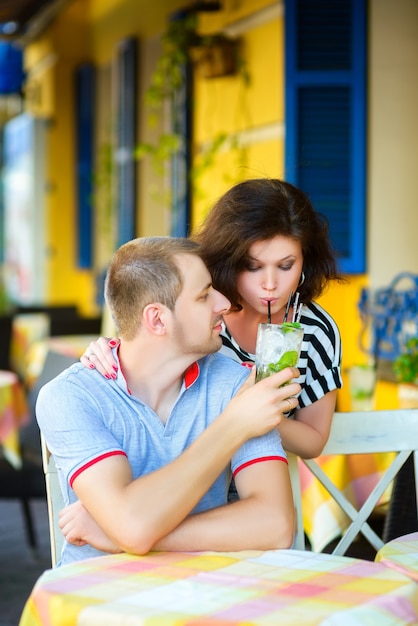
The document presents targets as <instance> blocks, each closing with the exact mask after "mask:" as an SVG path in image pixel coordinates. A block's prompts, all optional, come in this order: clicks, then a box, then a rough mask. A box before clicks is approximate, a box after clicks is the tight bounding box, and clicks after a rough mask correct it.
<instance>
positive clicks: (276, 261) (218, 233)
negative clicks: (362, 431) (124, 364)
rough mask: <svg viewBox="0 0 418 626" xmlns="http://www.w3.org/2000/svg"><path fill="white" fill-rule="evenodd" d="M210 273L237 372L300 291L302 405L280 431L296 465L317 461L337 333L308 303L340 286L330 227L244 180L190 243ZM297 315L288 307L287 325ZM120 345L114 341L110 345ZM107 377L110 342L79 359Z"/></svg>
mask: <svg viewBox="0 0 418 626" xmlns="http://www.w3.org/2000/svg"><path fill="white" fill-rule="evenodd" d="M193 238H194V239H195V240H196V241H198V242H199V243H200V245H201V247H202V257H203V259H204V260H205V262H206V264H207V266H208V269H209V271H210V272H211V274H212V279H213V286H214V287H215V289H218V290H219V291H221V292H222V293H223V294H224V295H225V296H226V297H227V298H228V299H229V300H230V301H231V303H232V308H231V311H230V312H229V313H228V314H227V315H226V316H225V317H224V328H223V332H222V342H223V346H222V348H221V351H222V352H223V353H225V354H227V355H228V356H230V357H231V358H232V359H234V360H236V361H239V362H241V363H243V364H252V363H253V362H254V353H255V346H256V338H257V329H258V324H259V323H260V322H265V321H266V320H267V314H268V307H269V303H270V310H271V321H272V323H276V324H280V323H282V322H283V320H284V316H285V311H286V305H287V302H288V300H289V295H290V293H291V292H292V293H293V294H294V293H295V292H296V291H297V292H298V293H299V302H300V303H303V306H302V308H301V311H300V313H301V317H300V322H301V324H302V325H303V327H304V331H305V332H304V340H303V345H302V350H301V355H300V359H299V362H298V366H297V367H298V369H299V371H300V377H299V378H298V379H297V382H298V383H299V384H300V385H301V387H302V390H301V392H300V395H299V398H298V399H299V406H298V408H297V409H296V410H293V411H292V412H291V414H290V415H288V417H290V418H293V419H286V420H283V421H282V422H281V424H280V426H279V430H280V435H281V437H282V441H283V445H284V447H285V448H286V450H288V451H289V452H293V453H294V454H296V455H298V456H300V457H302V458H313V457H316V456H318V455H319V454H320V453H321V451H322V449H323V447H324V445H325V443H326V441H327V439H328V436H329V430H330V426H331V419H332V415H333V413H334V410H335V404H336V397H337V389H338V388H340V387H341V385H342V382H341V369H340V368H341V343H340V333H339V330H338V327H337V325H336V324H335V322H334V320H333V319H332V317H331V316H330V315H329V314H328V313H327V312H326V311H325V310H324V309H323V308H322V307H320V306H319V305H318V304H316V303H315V301H314V299H315V298H317V297H319V296H320V295H321V293H323V291H324V289H325V287H326V286H327V284H328V283H329V281H331V280H334V279H336V280H341V277H340V276H339V275H338V272H337V269H336V262H335V256H334V254H333V251H332V248H331V244H330V241H329V237H328V227H327V224H326V221H325V220H324V219H322V218H321V216H320V215H319V214H318V213H316V212H315V211H314V209H313V207H312V205H311V203H310V201H309V199H308V198H307V196H306V195H305V194H304V193H303V192H302V191H300V190H299V189H297V188H296V187H294V186H293V185H291V184H290V183H287V182H284V181H280V180H277V179H255V180H247V181H244V182H242V183H239V184H237V185H235V186H234V187H232V189H230V190H229V191H228V192H226V193H225V194H224V195H223V196H222V197H221V198H220V199H219V200H218V202H217V203H216V204H215V206H214V207H213V209H212V210H211V211H210V213H209V215H208V216H207V218H206V220H205V222H204V223H203V225H202V227H201V228H200V230H199V231H198V232H197V233H196V234H195V235H194V237H193ZM294 313H295V314H296V312H294V311H293V308H292V307H291V308H290V310H289V311H288V320H289V321H290V320H292V318H293V316H294ZM116 342H117V340H111V342H109V343H110V345H112V346H114V345H115V343H116ZM81 361H82V363H83V364H84V365H85V366H86V367H90V368H94V367H96V368H97V369H98V371H99V372H101V373H102V374H104V375H106V377H107V378H112V375H113V374H114V369H115V368H116V365H115V363H114V361H113V357H112V355H111V352H110V348H109V346H108V341H107V340H105V339H103V338H102V339H100V340H99V341H98V342H93V343H92V344H90V347H89V348H88V349H87V350H86V352H85V353H84V355H83V356H82V358H81Z"/></svg>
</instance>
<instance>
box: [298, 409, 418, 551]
mask: <svg viewBox="0 0 418 626" xmlns="http://www.w3.org/2000/svg"><path fill="white" fill-rule="evenodd" d="M380 452H382V453H383V452H395V453H396V455H395V457H394V460H393V462H392V464H391V465H390V466H389V467H388V469H387V470H386V472H385V473H384V474H383V476H382V478H381V479H380V481H379V482H378V484H377V485H376V486H375V488H374V489H373V490H372V491H371V493H370V494H369V495H368V497H367V499H366V501H365V502H364V504H363V506H362V507H361V508H360V510H356V508H355V507H354V506H353V505H352V504H351V502H349V501H348V500H347V498H346V497H345V495H344V494H343V493H342V492H341V491H340V490H339V489H338V488H337V487H336V486H335V484H334V483H333V482H332V480H331V479H330V478H329V477H328V476H327V475H326V474H325V473H324V471H323V470H322V468H321V467H320V466H319V464H318V463H317V461H316V460H315V459H309V460H307V459H298V457H296V456H294V455H289V471H290V476H291V482H292V488H293V497H294V502H295V510H296V534H295V540H294V544H293V547H294V548H295V549H298V550H304V549H305V537H304V530H303V521H302V496H301V487H300V479H299V465H298V463H299V462H301V461H302V462H303V463H304V464H305V465H306V466H307V468H308V469H309V470H310V471H311V472H312V474H313V475H314V476H315V477H316V478H317V479H318V480H319V481H320V483H321V484H322V485H323V486H324V487H325V489H326V490H327V491H328V492H329V493H330V495H331V496H332V498H333V499H334V500H335V501H336V502H337V503H338V505H339V506H340V507H341V509H342V510H343V511H344V512H345V513H346V514H347V516H348V517H349V518H350V520H351V523H350V525H349V527H348V528H347V530H346V531H345V532H344V533H343V535H342V537H341V539H340V541H339V542H338V544H337V545H336V547H335V548H334V550H333V554H338V555H343V554H345V553H346V552H347V550H348V548H349V547H350V546H351V544H352V543H353V541H354V540H355V538H356V536H357V535H358V534H359V533H362V534H363V535H364V537H365V538H366V539H367V540H368V542H369V543H370V544H371V545H372V546H373V547H374V549H375V550H376V551H377V550H380V548H381V547H382V546H383V545H384V542H383V540H382V538H381V537H379V536H378V535H377V534H376V532H375V531H374V530H373V529H372V528H371V527H370V525H369V524H368V522H367V520H368V518H369V516H370V515H371V513H372V512H373V510H374V509H375V507H376V505H377V504H378V502H379V500H380V498H381V496H382V495H383V494H384V492H385V491H386V489H387V488H388V487H389V485H390V484H391V483H392V481H393V479H394V478H395V477H396V476H397V474H398V472H399V470H400V469H401V467H402V466H403V465H404V463H405V462H406V460H407V459H408V458H409V457H410V456H411V455H413V459H414V470H415V490H416V495H417V502H418V488H417V484H418V483H417V477H418V409H399V410H388V411H377V410H376V411H359V412H346V413H335V414H334V417H333V421H332V426H331V433H330V436H329V439H328V442H327V444H326V446H325V448H324V450H323V452H322V455H335V454H340V455H341V454H342V455H346V454H350V455H352V454H369V453H380Z"/></svg>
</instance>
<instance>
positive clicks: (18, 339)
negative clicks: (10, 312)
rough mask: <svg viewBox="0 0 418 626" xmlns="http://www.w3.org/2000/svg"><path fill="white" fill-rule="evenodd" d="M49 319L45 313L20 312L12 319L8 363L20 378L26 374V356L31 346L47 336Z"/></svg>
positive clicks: (23, 378) (24, 377) (23, 377)
mask: <svg viewBox="0 0 418 626" xmlns="http://www.w3.org/2000/svg"><path fill="white" fill-rule="evenodd" d="M49 330H50V319H49V315H47V314H46V313H22V314H19V315H15V316H14V317H13V321H12V337H11V341H10V363H11V367H12V369H13V371H14V372H17V373H18V374H19V376H20V378H21V379H22V380H25V379H26V375H27V356H28V353H29V350H30V348H31V346H32V345H33V344H34V343H36V342H37V341H40V340H42V339H46V338H47V337H48V336H49Z"/></svg>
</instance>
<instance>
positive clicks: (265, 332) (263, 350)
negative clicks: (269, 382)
mask: <svg viewBox="0 0 418 626" xmlns="http://www.w3.org/2000/svg"><path fill="white" fill-rule="evenodd" d="M303 331H304V329H303V326H302V325H301V324H299V323H298V322H284V323H283V324H259V326H258V333H257V345H256V354H255V365H256V382H258V381H260V380H262V379H263V378H267V377H268V376H271V375H272V374H275V373H276V372H280V371H281V370H283V369H285V368H286V367H295V366H296V365H297V362H298V360H299V355H300V351H301V348H302V341H303Z"/></svg>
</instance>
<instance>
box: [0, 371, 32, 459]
mask: <svg viewBox="0 0 418 626" xmlns="http://www.w3.org/2000/svg"><path fill="white" fill-rule="evenodd" d="M29 419H30V414H29V408H28V405H27V402H26V396H25V392H24V390H23V387H22V385H21V383H20V382H19V378H18V376H17V374H15V373H14V372H8V371H5V370H0V444H1V447H2V450H3V454H4V456H5V458H6V459H7V460H8V461H9V463H11V465H13V466H14V467H15V468H16V469H19V468H20V467H21V465H22V462H21V458H20V448H19V429H20V428H21V427H22V426H23V425H24V424H26V423H28V422H29Z"/></svg>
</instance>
